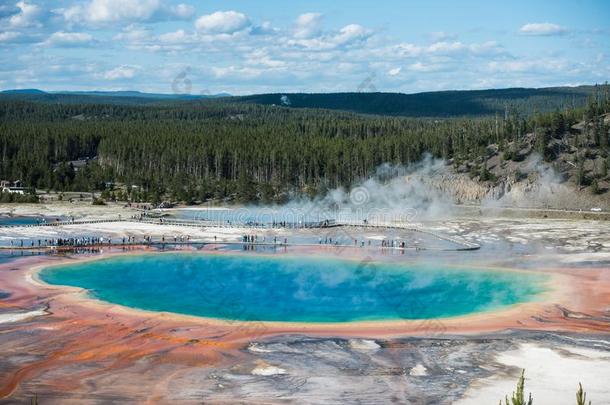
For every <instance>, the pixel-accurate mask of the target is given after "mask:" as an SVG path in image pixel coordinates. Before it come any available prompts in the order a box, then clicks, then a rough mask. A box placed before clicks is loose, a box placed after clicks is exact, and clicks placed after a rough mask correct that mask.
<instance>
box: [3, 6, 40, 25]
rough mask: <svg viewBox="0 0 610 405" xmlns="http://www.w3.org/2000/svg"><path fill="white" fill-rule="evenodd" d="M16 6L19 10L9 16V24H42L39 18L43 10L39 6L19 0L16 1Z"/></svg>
mask: <svg viewBox="0 0 610 405" xmlns="http://www.w3.org/2000/svg"><path fill="white" fill-rule="evenodd" d="M16 7H17V8H18V9H19V12H18V13H16V14H13V15H12V16H10V17H9V19H8V23H9V26H11V27H14V28H26V27H40V26H41V25H42V23H41V22H40V20H39V19H40V18H41V17H42V14H43V10H42V9H41V8H40V6H38V5H36V4H33V3H28V2H26V1H19V2H17V3H16Z"/></svg>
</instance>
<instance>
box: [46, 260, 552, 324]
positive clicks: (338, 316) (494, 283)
mask: <svg viewBox="0 0 610 405" xmlns="http://www.w3.org/2000/svg"><path fill="white" fill-rule="evenodd" d="M40 278H41V279H42V280H43V281H45V282H47V283H50V284H59V285H67V286H76V287H82V288H85V289H87V290H88V291H89V294H91V295H92V296H93V297H95V298H98V299H100V300H103V301H108V302H111V303H116V304H121V305H124V306H128V307H132V308H139V309H144V310H150V311H167V312H174V313H180V314H188V315H196V316H201V317H209V318H218V319H228V320H246V321H286V322H350V321H365V320H399V319H430V318H439V317H450V316H458V315H464V314H469V313H474V312H480V311H489V310H494V309H498V308H502V307H505V306H509V305H512V304H516V303H521V302H526V301H531V300H535V299H536V296H537V295H538V294H539V293H541V292H543V291H544V281H545V280H546V277H544V276H541V275H535V274H524V273H516V272H508V271H497V270H481V269H468V268H448V267H443V266H434V265H413V264H410V265H405V264H396V263H373V262H358V261H353V260H344V259H335V258H327V257H303V256H298V257H297V256H281V257H274V256H261V255H247V254H245V255H244V254H234V255H229V254H202V253H158V254H142V255H131V256H115V257H111V258H107V259H102V260H96V261H91V262H83V263H77V264H69V265H62V266H56V267H49V268H46V269H44V270H42V272H41V273H40Z"/></svg>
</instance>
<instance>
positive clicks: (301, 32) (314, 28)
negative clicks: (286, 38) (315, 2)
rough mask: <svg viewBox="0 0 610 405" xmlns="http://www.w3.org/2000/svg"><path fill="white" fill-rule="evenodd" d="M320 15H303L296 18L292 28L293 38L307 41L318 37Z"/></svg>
mask: <svg viewBox="0 0 610 405" xmlns="http://www.w3.org/2000/svg"><path fill="white" fill-rule="evenodd" d="M321 20H322V14H320V13H305V14H301V15H300V16H298V17H297V19H296V22H295V27H294V37H295V38H299V39H308V38H313V37H315V36H318V35H320V22H321Z"/></svg>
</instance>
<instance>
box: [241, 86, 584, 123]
mask: <svg viewBox="0 0 610 405" xmlns="http://www.w3.org/2000/svg"><path fill="white" fill-rule="evenodd" d="M594 90H595V86H579V87H549V88H540V89H528V88H510V89H492V90H455V91H436V92H426V93H415V94H403V93H274V94H256V95H251V96H242V97H231V98H229V100H230V101H233V102H240V103H254V104H266V105H283V106H286V107H292V108H323V109H331V110H344V111H352V112H356V113H363V114H376V115H394V116H404V117H455V116H482V115H493V114H496V113H500V114H503V113H504V111H505V110H506V109H508V110H509V111H510V112H511V113H513V114H514V113H518V114H521V115H530V114H532V113H534V112H536V111H539V112H545V111H553V110H556V109H563V108H573V107H579V106H582V105H584V104H585V103H586V102H587V99H588V98H589V97H590V96H591V95H592V94H593V93H594Z"/></svg>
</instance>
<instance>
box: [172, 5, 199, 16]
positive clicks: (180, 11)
mask: <svg viewBox="0 0 610 405" xmlns="http://www.w3.org/2000/svg"><path fill="white" fill-rule="evenodd" d="M171 11H172V13H173V14H174V15H175V16H176V17H178V18H181V19H183V20H187V19H189V18H191V17H193V16H194V15H195V7H193V6H191V5H189V4H183V3H181V4H178V5H177V6H174V7H172V8H171Z"/></svg>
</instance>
